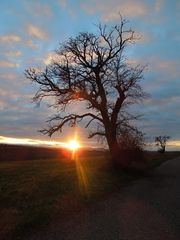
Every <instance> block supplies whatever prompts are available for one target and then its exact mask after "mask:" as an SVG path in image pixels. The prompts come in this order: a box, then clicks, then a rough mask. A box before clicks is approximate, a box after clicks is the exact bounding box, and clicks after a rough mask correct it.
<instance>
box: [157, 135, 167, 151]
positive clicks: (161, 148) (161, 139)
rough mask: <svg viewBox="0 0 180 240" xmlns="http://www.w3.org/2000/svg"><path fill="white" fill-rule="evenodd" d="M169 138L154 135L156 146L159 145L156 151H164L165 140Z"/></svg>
mask: <svg viewBox="0 0 180 240" xmlns="http://www.w3.org/2000/svg"><path fill="white" fill-rule="evenodd" d="M169 139H170V136H166V135H165V136H158V137H155V143H156V146H158V147H159V149H158V151H159V152H160V153H165V150H166V143H167V140H169Z"/></svg>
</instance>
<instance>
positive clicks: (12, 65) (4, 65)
mask: <svg viewBox="0 0 180 240" xmlns="http://www.w3.org/2000/svg"><path fill="white" fill-rule="evenodd" d="M18 66H19V64H18V63H14V62H11V61H8V60H0V67H2V68H15V67H18Z"/></svg>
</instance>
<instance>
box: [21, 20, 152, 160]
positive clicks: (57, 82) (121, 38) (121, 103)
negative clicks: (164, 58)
mask: <svg viewBox="0 0 180 240" xmlns="http://www.w3.org/2000/svg"><path fill="white" fill-rule="evenodd" d="M135 40H136V38H135V34H134V31H132V30H131V29H128V28H126V21H125V20H123V19H121V21H120V24H119V25H114V26H110V27H109V26H107V25H101V24H100V25H99V26H97V33H96V34H92V33H87V32H83V33H80V34H79V35H78V36H77V37H75V38H70V39H68V40H67V41H66V42H65V43H63V44H61V45H60V47H59V49H57V51H56V58H55V59H53V61H52V63H51V64H49V65H47V66H46V68H45V69H44V70H43V71H37V70H36V69H35V68H30V69H27V70H26V71H25V74H26V77H27V78H28V79H30V80H32V81H33V82H35V83H36V84H37V85H39V90H38V91H37V93H36V95H35V96H34V101H35V102H40V101H41V100H42V99H43V98H48V97H54V99H55V102H54V104H52V106H53V107H56V108H57V110H58V111H59V113H60V114H57V115H55V116H53V117H51V119H50V120H49V126H48V127H47V129H43V130H42V132H43V133H44V134H48V135H49V136H51V135H52V134H53V133H55V132H57V131H61V130H62V128H63V127H64V126H65V125H69V126H74V125H75V124H76V123H77V122H80V121H82V120H83V119H85V118H86V119H87V120H86V127H89V126H90V124H92V123H94V125H93V126H95V124H96V126H97V128H96V130H95V131H90V133H89V138H92V137H94V136H100V137H104V138H105V139H106V140H107V144H108V146H109V150H110V153H111V156H112V159H113V161H116V160H117V159H119V158H120V156H119V154H116V153H117V149H118V141H117V135H118V129H119V127H120V126H121V125H123V124H124V123H125V121H126V118H127V116H128V117H129V116H131V117H130V119H131V120H132V119H136V118H137V116H133V115H128V114H127V107H128V106H129V105H131V104H134V103H138V102H140V101H141V100H142V99H143V98H144V97H146V96H147V94H146V93H145V92H144V91H143V89H142V87H141V85H140V81H141V79H142V78H143V70H144V66H140V65H137V66H132V65H130V64H128V62H127V60H126V58H125V57H124V54H125V49H126V48H127V47H128V45H129V44H133V43H134V42H135ZM80 101H83V102H84V103H85V104H86V109H85V111H84V112H83V113H77V112H73V109H71V112H70V113H67V109H68V106H71V104H72V103H73V102H77V103H78V102H80ZM124 116H125V117H124ZM128 120H129V119H128Z"/></svg>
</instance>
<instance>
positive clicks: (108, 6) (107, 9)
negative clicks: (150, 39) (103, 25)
mask: <svg viewBox="0 0 180 240" xmlns="http://www.w3.org/2000/svg"><path fill="white" fill-rule="evenodd" d="M82 8H83V9H84V10H85V11H86V12H87V13H89V14H94V13H97V12H100V13H101V15H102V18H103V20H105V21H113V20H117V19H119V13H121V14H122V16H126V17H136V16H144V15H145V14H146V13H147V11H148V7H147V6H146V4H145V3H144V2H142V1H133V0H128V1H122V0H120V1H119V0H113V1H107V0H105V1H104V0H94V1H91V2H88V3H87V2H86V3H83V4H82Z"/></svg>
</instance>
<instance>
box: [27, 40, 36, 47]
mask: <svg viewBox="0 0 180 240" xmlns="http://www.w3.org/2000/svg"><path fill="white" fill-rule="evenodd" d="M25 45H26V46H28V47H30V48H32V49H38V45H37V44H36V43H34V42H33V41H32V40H28V41H27V42H25Z"/></svg>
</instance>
